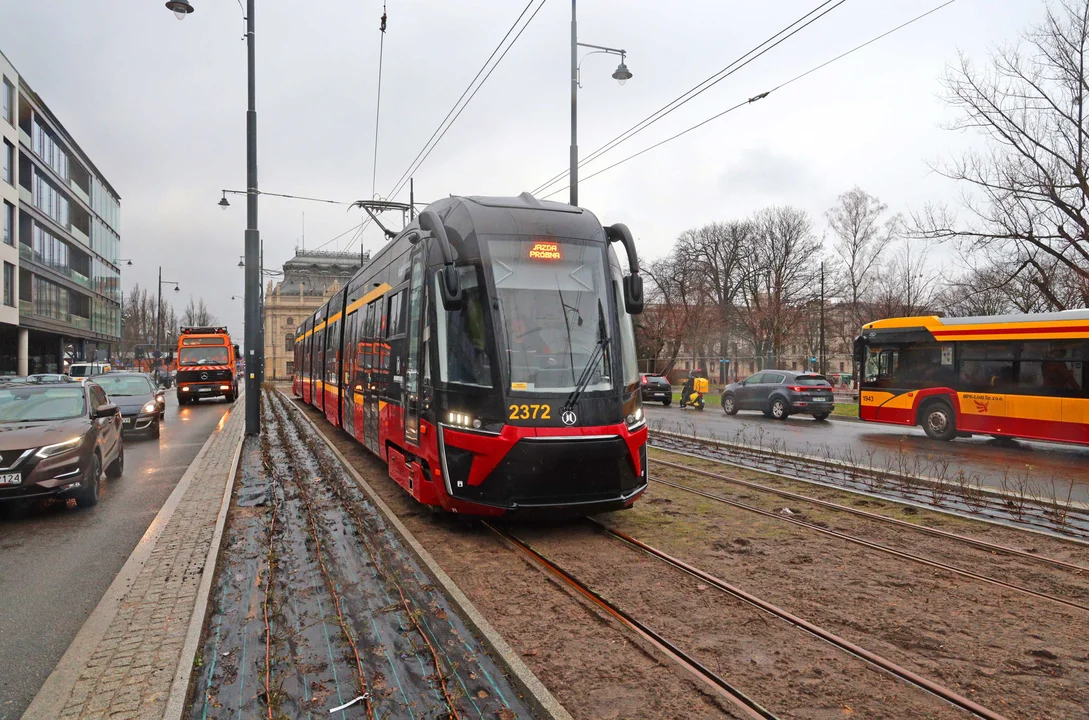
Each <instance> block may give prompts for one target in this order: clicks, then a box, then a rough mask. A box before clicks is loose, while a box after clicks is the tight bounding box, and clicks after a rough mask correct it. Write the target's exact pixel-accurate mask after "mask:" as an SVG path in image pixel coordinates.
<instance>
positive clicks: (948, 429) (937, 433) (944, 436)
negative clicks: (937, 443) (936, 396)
mask: <svg viewBox="0 0 1089 720" xmlns="http://www.w3.org/2000/svg"><path fill="white" fill-rule="evenodd" d="M920 418H921V420H922V424H923V430H925V431H926V434H927V435H929V436H930V437H931V438H933V439H935V440H947V441H948V440H952V439H953V438H955V437H956V436H957V420H956V416H954V415H953V408H952V407H950V405H949V403H947V402H945V401H944V400H938V401H936V402H932V403H930V404H929V405H927V406H926V407H924V408H923V410H922V413H921V414H920Z"/></svg>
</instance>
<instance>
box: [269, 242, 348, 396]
mask: <svg viewBox="0 0 1089 720" xmlns="http://www.w3.org/2000/svg"><path fill="white" fill-rule="evenodd" d="M369 260H370V254H369V253H365V254H363V255H360V254H359V253H355V252H322V251H306V250H297V251H296V252H295V257H293V258H291V259H290V260H288V261H287V262H286V263H284V279H283V280H281V281H280V282H278V283H276V284H273V283H272V282H269V284H268V289H267V290H266V291H265V308H264V309H265V318H264V324H265V379H266V380H286V379H287V378H290V377H291V375H292V373H294V372H295V330H296V329H297V328H298V326H299V325H300V324H301V323H302V322H303V320H305V319H306V318H308V317H310V315H311V314H312V313H313V312H314V311H315V310H317V309H318V308H319V307H321V306H322V304H323V303H324V302H325V301H326V300H328V299H329V298H330V297H332V296H333V295H335V294H336V292H337V291H338V290H340V289H341V288H342V287H344V284H345V283H346V282H348V281H349V280H351V279H352V276H354V275H355V274H356V272H358V271H359V268H361V267H362V266H363V264H365V263H366V262H368V261H369Z"/></svg>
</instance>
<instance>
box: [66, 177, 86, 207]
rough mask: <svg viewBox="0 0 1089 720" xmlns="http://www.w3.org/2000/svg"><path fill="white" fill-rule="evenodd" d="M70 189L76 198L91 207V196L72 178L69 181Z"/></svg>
mask: <svg viewBox="0 0 1089 720" xmlns="http://www.w3.org/2000/svg"><path fill="white" fill-rule="evenodd" d="M68 189H69V190H71V191H72V192H73V193H74V194H75V196H76V197H78V198H79V199H80V200H82V201H83V203H84V204H85V205H87V206H90V204H91V196H90V195H88V194H87V192H86V191H85V190H84V189H83V188H81V187H80V186H79V185H78V184H77V183H76V181H75V180H73V179H71V178H69V179H68Z"/></svg>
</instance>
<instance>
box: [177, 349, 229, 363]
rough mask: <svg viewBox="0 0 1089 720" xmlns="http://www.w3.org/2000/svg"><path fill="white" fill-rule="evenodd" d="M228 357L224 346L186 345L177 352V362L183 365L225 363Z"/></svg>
mask: <svg viewBox="0 0 1089 720" xmlns="http://www.w3.org/2000/svg"><path fill="white" fill-rule="evenodd" d="M228 360H229V358H228V356H227V348H226V347H225V346H222V345H221V346H218V347H217V346H214V345H213V346H210V347H187V348H182V349H181V352H180V353H178V364H179V365H182V366H185V365H226V364H227V362H228Z"/></svg>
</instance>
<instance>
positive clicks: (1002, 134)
mask: <svg viewBox="0 0 1089 720" xmlns="http://www.w3.org/2000/svg"><path fill="white" fill-rule="evenodd" d="M1087 60H1089V0H1060V1H1058V2H1055V3H1051V4H1048V5H1047V9H1046V15H1045V18H1044V20H1043V22H1042V23H1040V24H1039V25H1037V26H1035V27H1032V28H1030V29H1029V30H1027V31H1026V32H1025V33H1024V34H1023V36H1022V38H1021V41H1020V42H1019V43H1018V44H1016V45H1010V46H1008V47H1005V48H1002V49H1000V50H998V51H996V52H995V53H994V54H993V55H992V57H991V58H990V60H989V62H988V65H987V67H986V68H985V69H982V70H981V69H978V68H977V67H975V66H974V65H973V63H972V62H971V60H970V59H969V58H967V57H965V56H963V55H962V56H961V57H960V62H959V64H958V66H956V67H955V68H951V69H950V70H949V72H947V74H946V78H945V84H946V87H947V89H948V93H949V102H950V104H951V105H952V106H953V107H955V108H957V109H958V110H960V111H961V113H962V115H961V118H960V120H959V121H958V122H956V123H955V124H954V125H953V129H955V130H973V131H977V132H979V133H982V134H983V135H984V136H985V137H986V139H987V141H988V148H987V149H986V150H985V151H969V152H968V153H966V154H965V155H964V156H963V157H962V158H960V159H959V160H954V161H951V162H950V163H948V164H946V165H944V166H942V167H941V168H939V172H942V173H943V174H945V175H946V176H947V177H949V178H951V179H953V180H956V181H958V182H960V183H963V184H964V185H965V187H966V192H965V196H964V199H963V202H962V204H963V206H964V209H965V210H966V211H967V215H968V217H967V219H966V220H964V221H960V220H958V219H957V217H956V216H955V214H954V213H953V212H951V211H950V210H949V209H948V208H945V207H942V206H929V207H927V208H925V209H924V210H923V211H922V212H921V213H919V214H918V215H917V216H916V218H915V222H916V225H917V227H918V230H919V232H921V233H922V234H923V235H924V236H926V237H930V238H935V239H939V240H956V241H961V242H962V243H964V244H966V245H967V246H968V248H970V249H973V250H977V251H978V250H982V251H988V252H990V253H992V254H994V255H997V256H1000V257H1002V258H1003V259H1004V260H1007V261H1009V262H1004V263H1003V264H1002V266H1001V267H1002V268H1003V272H1005V273H1007V274H1008V276H1009V277H1023V278H1027V279H1028V280H1029V281H1031V282H1032V283H1033V284H1034V285H1035V287H1036V289H1037V290H1038V291H1039V293H1040V294H1041V295H1042V296H1043V297H1044V298H1045V299H1046V301H1047V304H1048V306H1049V307H1050V308H1052V309H1065V308H1067V307H1070V306H1071V300H1070V298H1069V297H1064V293H1063V292H1056V289H1057V288H1065V289H1072V290H1073V291H1074V292H1073V293H1066V294H1067V295H1071V294H1072V295H1073V303H1074V304H1077V305H1086V304H1089V167H1087V151H1089V150H1087V140H1089V127H1087V111H1089V82H1087V81H1086V75H1085V71H1086V62H1087Z"/></svg>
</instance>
